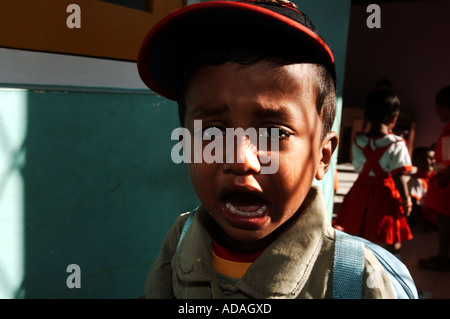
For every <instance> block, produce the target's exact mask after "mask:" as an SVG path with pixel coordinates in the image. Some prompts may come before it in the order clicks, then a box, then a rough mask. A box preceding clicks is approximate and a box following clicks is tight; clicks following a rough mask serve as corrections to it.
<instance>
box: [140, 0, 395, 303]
mask: <svg viewBox="0 0 450 319" xmlns="http://www.w3.org/2000/svg"><path fill="white" fill-rule="evenodd" d="M138 68H139V72H140V75H141V78H142V79H143V81H144V82H145V83H146V84H147V85H148V86H149V87H150V88H151V89H153V90H154V91H155V92H157V93H159V94H161V95H163V96H165V97H167V98H170V99H172V100H175V101H177V102H178V104H179V114H180V121H181V123H182V125H183V126H184V127H185V128H187V129H189V131H190V132H191V133H192V135H195V131H194V127H195V125H194V121H196V123H198V121H201V125H202V131H203V132H204V133H205V134H206V133H207V132H211V131H214V132H215V134H214V137H213V138H211V140H209V139H205V138H203V140H202V147H203V150H205V149H206V148H208V147H209V146H210V145H211V144H210V143H213V142H217V141H218V139H222V140H223V141H225V144H227V146H226V147H224V149H225V152H229V151H230V148H229V144H230V143H231V142H234V137H232V138H230V137H229V136H228V129H230V128H232V129H237V128H242V129H243V130H250V129H251V128H255V129H261V128H267V129H268V130H266V131H262V132H263V134H260V135H259V136H258V140H260V139H264V140H267V141H268V144H270V145H269V147H268V148H260V147H259V144H258V145H256V143H255V141H253V140H252V139H250V138H249V137H248V136H243V137H242V136H241V138H240V139H239V138H238V141H237V143H236V145H235V146H233V147H232V148H231V151H235V154H236V156H234V155H233V156H232V157H231V159H233V160H231V161H230V160H228V159H230V157H229V154H225V155H226V156H225V157H226V158H227V160H226V161H214V162H212V163H211V162H210V161H208V162H207V161H204V160H203V161H195V160H192V158H191V160H190V161H189V164H188V166H189V172H190V177H191V180H192V184H193V186H194V188H195V191H196V193H197V195H198V197H199V199H200V201H201V205H200V206H199V208H198V209H197V210H196V211H195V215H193V213H190V214H183V215H181V216H180V217H178V218H177V220H176V221H175V224H174V225H173V226H172V228H171V229H170V231H169V233H168V234H167V236H166V238H165V241H164V243H163V246H162V249H161V252H160V254H159V255H158V257H157V260H156V261H155V262H154V264H153V266H152V268H151V270H150V273H149V275H148V278H147V281H146V284H145V295H146V297H147V298H332V296H333V293H332V281H333V272H332V269H333V256H334V244H335V232H334V230H333V228H332V227H331V226H330V225H329V223H328V222H327V211H326V206H325V203H324V199H323V197H322V195H321V192H320V190H319V189H318V188H316V187H314V186H312V182H313V179H314V178H317V179H318V180H320V179H322V178H323V177H324V175H325V173H326V172H327V169H328V165H329V163H330V159H331V155H332V153H333V151H334V149H335V147H336V145H337V134H336V133H335V132H331V131H330V130H331V126H332V123H333V120H334V116H335V81H336V77H335V69H334V68H335V67H334V59H333V55H332V53H331V50H330V49H329V48H328V46H327V45H326V44H325V42H324V41H323V40H322V39H321V38H320V36H319V35H318V33H317V31H316V30H315V29H314V27H313V25H312V23H311V22H310V21H309V19H308V18H307V17H306V16H305V15H304V14H303V13H301V12H300V11H298V10H297V9H296V7H295V5H293V4H292V3H290V2H288V1H281V0H279V1H268V0H265V1H262V0H260V1H238V2H236V1H211V2H203V3H198V4H194V5H191V6H187V7H185V8H183V9H180V10H178V11H176V12H174V13H172V14H171V15H169V16H168V17H167V18H165V19H164V20H163V21H161V22H160V23H159V24H158V25H156V26H155V27H154V28H153V30H152V31H151V32H150V33H149V35H148V36H147V38H146V39H145V40H144V43H143V45H142V47H141V51H140V54H139V58H138ZM259 132H261V131H259ZM264 132H265V133H264ZM269 132H270V133H269ZM194 143H195V142H192V141H191V144H194ZM186 144H187V142H186ZM186 144H185V147H187V146H189V145H186ZM273 144H275V146H276V147H273ZM233 145H234V144H233ZM191 146H195V145H191ZM216 151H217V150H216ZM191 155H192V154H191ZM192 157H194V156H193V155H192ZM235 157H236V158H235ZM267 157H270V159H271V160H272V161H276V162H277V170H276V172H273V173H270V174H263V173H261V172H262V168H264V167H265V165H266V164H267V161H263V160H262V159H266V158H267ZM238 159H241V160H238ZM192 216H193V219H192V220H191V218H192ZM186 223H191V224H190V227H189V228H188V230H187V232H185V233H184V226H185V224H186ZM363 272H364V274H363V278H364V279H363V282H364V283H366V282H367V283H369V281H370V283H372V284H364V287H363V291H362V294H363V297H364V298H393V297H394V293H393V289H392V286H391V284H390V283H389V279H388V277H387V274H386V273H385V271H384V270H383V269H382V267H381V265H380V264H379V262H378V261H377V259H376V258H375V257H374V255H373V254H372V253H371V252H370V251H368V250H367V249H366V248H365V249H364V271H363ZM369 277H371V278H370V280H369ZM374 279H376V280H374ZM373 283H376V284H373Z"/></svg>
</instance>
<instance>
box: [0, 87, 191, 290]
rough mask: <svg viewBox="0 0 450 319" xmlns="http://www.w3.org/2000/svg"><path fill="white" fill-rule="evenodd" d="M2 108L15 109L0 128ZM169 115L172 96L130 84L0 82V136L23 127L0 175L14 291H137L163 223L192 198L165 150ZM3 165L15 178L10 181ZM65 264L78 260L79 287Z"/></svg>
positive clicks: (181, 170)
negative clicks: (11, 86) (14, 117)
mask: <svg viewBox="0 0 450 319" xmlns="http://www.w3.org/2000/svg"><path fill="white" fill-rule="evenodd" d="M18 96H20V98H18ZM13 103H16V105H13ZM19 104H21V105H19ZM11 108H21V110H22V112H21V113H22V114H21V115H22V123H18V122H16V123H15V124H13V126H12V127H9V128H8V129H7V130H6V129H3V130H2V129H1V128H2V127H3V126H2V125H4V124H5V122H7V121H8V117H9V116H8V112H9V110H10V109H11ZM176 114H177V111H176V106H175V105H174V103H172V102H168V101H167V100H165V99H162V98H160V97H158V96H155V95H151V94H141V93H139V92H133V93H111V92H104V93H96V92H83V91H76V90H71V91H64V90H55V89H51V90H8V89H0V116H1V117H0V119H1V122H0V141H3V142H4V143H3V144H4V145H6V144H11V143H10V142H5V140H7V139H8V137H9V136H10V135H11V134H10V133H12V134H17V132H18V131H19V127H15V126H17V125H21V126H24V127H25V130H22V131H23V132H25V134H23V135H22V136H23V140H22V141H19V140H17V142H16V147H14V148H15V149H11V150H10V152H9V153H10V154H9V156H6V154H5V153H3V157H2V159H3V162H12V163H13V164H11V165H10V166H9V168H8V167H6V168H5V171H6V173H3V174H2V175H0V176H3V180H2V181H1V182H2V185H4V186H5V187H3V189H0V191H1V190H3V191H2V192H1V193H0V201H1V202H2V204H3V205H2V206H1V211H0V214H1V215H2V218H4V219H7V221H8V223H9V224H13V226H14V227H16V228H21V229H18V230H16V231H15V233H14V234H13V233H11V231H9V230H7V229H5V230H4V231H5V232H6V233H8V232H9V235H5V233H4V232H3V230H2V232H3V234H1V235H0V238H1V236H3V237H5V236H8V238H11V240H14V241H15V242H17V241H20V242H21V243H22V247H17V246H15V247H14V249H15V251H8V250H9V248H8V246H6V247H4V249H5V250H6V253H7V254H8V252H9V253H10V256H11V255H14V256H15V257H13V258H14V259H15V260H16V259H18V258H20V253H19V252H18V251H17V249H22V254H23V260H22V261H18V262H17V263H18V264H20V263H21V264H22V268H23V270H22V274H23V276H24V277H23V281H22V282H20V283H18V282H16V284H20V285H19V286H18V287H16V288H15V291H14V297H23V298H135V297H138V296H139V295H142V293H143V283H144V279H145V275H146V274H147V272H148V269H149V267H150V265H151V263H152V261H153V259H154V258H155V256H156V254H157V253H158V251H159V248H160V244H161V242H162V239H163V238H164V236H165V234H166V232H167V230H168V227H169V226H170V225H171V224H172V222H173V220H174V219H175V217H176V216H177V215H178V214H179V213H181V212H183V211H186V210H190V209H192V208H195V206H196V205H198V203H197V199H196V196H195V194H194V192H193V191H192V190H191V189H192V188H191V185H190V181H189V180H188V177H187V171H186V167H185V166H183V165H175V164H173V162H172V161H171V158H170V151H171V148H172V146H173V145H174V144H175V141H173V143H171V140H170V134H171V132H172V130H173V129H174V128H175V127H177V126H178V122H177V115H176ZM15 132H16V133H15ZM1 133H3V134H1ZM4 149H5V148H4ZM8 157H9V158H8ZM14 162H16V163H14ZM8 172H14V173H15V174H17V175H18V176H19V177H21V179H22V183H21V184H17V183H15V184H13V181H12V176H13V175H12V174H7V173H8ZM5 188H7V189H8V194H5ZM11 197H13V198H14V200H11ZM20 201H22V203H20ZM17 202H19V204H21V205H22V206H21V207H17ZM20 210H22V211H20ZM17 214H21V215H22V217H21V218H20V219H19V220H16V216H17ZM20 221H22V223H23V224H22V225H14V223H18V222H20ZM4 225H5V224H3V225H0V227H2V228H3V226H4ZM2 232H0V233H2ZM20 233H21V234H20ZM11 249H12V248H11ZM5 250H3V251H2V255H3V254H4V253H5ZM1 258H2V260H4V261H5V263H2V265H1V266H2V267H3V268H5V270H7V271H6V273H9V274H11V275H10V276H8V277H9V278H2V277H0V286H1V287H2V288H3V289H2V290H3V294H5V290H6V288H8V282H9V281H11V279H10V278H11V277H14V274H13V272H14V270H11V269H9V270H8V269H7V268H9V266H11V267H12V266H13V263H12V262H13V261H12V260H11V258H10V260H8V258H9V257H3V256H2V257H1ZM6 261H7V262H6ZM70 264H77V265H79V266H80V268H81V278H82V284H81V289H76V288H74V289H71V290H70V289H67V286H66V279H67V277H68V276H69V275H70V273H67V272H66V268H67V266H68V265H70ZM8 265H9V266H8ZM14 265H15V268H16V269H17V264H14ZM9 289H10V292H9V293H11V289H12V287H10V288H9ZM0 291H1V290H0ZM5 297H8V296H5Z"/></svg>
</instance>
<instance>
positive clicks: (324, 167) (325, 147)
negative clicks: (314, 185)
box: [315, 132, 338, 180]
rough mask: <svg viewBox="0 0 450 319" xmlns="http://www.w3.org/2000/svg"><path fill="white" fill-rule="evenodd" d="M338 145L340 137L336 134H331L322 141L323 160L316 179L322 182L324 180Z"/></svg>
mask: <svg viewBox="0 0 450 319" xmlns="http://www.w3.org/2000/svg"><path fill="white" fill-rule="evenodd" d="M337 145H338V136H337V134H336V132H329V133H328V134H327V135H326V136H325V138H324V139H323V141H322V146H321V149H320V150H321V153H322V154H321V156H322V157H321V159H320V162H319V167H318V168H317V172H316V176H315V177H316V179H317V180H321V179H323V178H324V176H325V174H326V172H327V171H328V167H329V166H330V162H331V156H332V155H333V152H334V150H335V149H336V147H337Z"/></svg>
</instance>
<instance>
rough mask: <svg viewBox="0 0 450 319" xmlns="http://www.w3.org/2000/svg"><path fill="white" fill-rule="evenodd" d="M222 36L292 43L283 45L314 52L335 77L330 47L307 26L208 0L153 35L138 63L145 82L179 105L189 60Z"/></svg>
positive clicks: (269, 13) (260, 10) (162, 25)
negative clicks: (256, 37)
mask: <svg viewBox="0 0 450 319" xmlns="http://www.w3.org/2000/svg"><path fill="white" fill-rule="evenodd" d="M224 34H226V35H227V37H228V39H238V38H241V40H242V38H244V40H243V41H245V40H246V39H245V38H246V37H252V36H253V35H259V36H260V37H261V36H262V37H261V38H263V41H264V42H265V44H266V45H267V46H270V45H274V44H273V43H272V40H274V41H275V40H279V38H280V37H283V39H288V42H289V43H284V46H285V49H286V50H290V51H296V50H298V51H299V54H302V53H301V51H302V50H304V51H311V50H312V51H314V55H315V56H316V58H317V59H318V61H319V62H318V63H322V64H325V65H326V66H327V67H328V68H329V69H330V71H331V72H334V58H333V54H332V52H331V50H330V48H329V47H328V45H327V44H326V43H325V42H324V41H323V40H322V39H321V38H320V36H319V35H317V34H316V33H314V32H313V31H312V30H310V29H309V28H307V27H306V26H304V25H303V24H301V23H299V22H296V21H294V20H292V19H290V18H288V17H286V16H284V15H282V14H279V13H276V12H274V11H272V10H268V9H265V8H262V7H259V6H255V5H252V4H249V3H243V2H230V1H208V2H202V3H197V4H193V5H190V6H186V7H184V8H182V9H179V10H177V11H174V12H173V13H171V14H170V15H168V16H167V17H166V18H164V19H163V20H161V21H160V22H159V23H157V24H156V25H155V26H154V27H153V28H152V29H151V30H150V32H149V33H148V35H147V36H146V37H145V39H144V41H143V43H142V45H141V48H140V51H139V54H138V59H137V61H138V71H139V75H140V77H141V79H142V81H143V82H144V83H145V84H146V85H147V86H148V87H149V88H150V89H151V90H153V91H154V92H156V93H158V94H160V95H162V96H164V97H166V98H168V99H171V100H174V101H178V99H179V95H180V87H181V81H182V77H183V73H184V68H185V66H186V63H188V61H187V60H189V58H186V57H193V56H195V55H198V54H200V53H201V52H202V50H204V49H203V48H207V47H208V41H209V40H214V41H215V42H216V43H217V42H220V41H221V37H223V35H224ZM285 42H286V41H285ZM279 43H281V42H279V41H278V42H277V44H276V45H279ZM332 75H333V77H335V74H334V73H333V74H332Z"/></svg>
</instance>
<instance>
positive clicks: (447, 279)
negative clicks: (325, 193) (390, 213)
mask: <svg viewBox="0 0 450 319" xmlns="http://www.w3.org/2000/svg"><path fill="white" fill-rule="evenodd" d="M337 168H338V180H339V187H338V190H337V192H336V195H335V211H334V213H335V214H336V213H337V210H338V209H339V205H340V203H341V202H342V199H343V198H344V196H345V194H346V193H347V192H348V190H349V189H350V188H351V186H352V185H353V182H354V181H355V180H356V178H357V177H358V174H357V173H355V172H354V171H353V167H352V165H351V164H339V165H338V167H337ZM411 230H412V233H413V236H414V239H412V240H410V241H407V242H405V243H404V244H403V246H402V249H401V253H400V259H401V260H402V262H403V263H404V264H405V265H406V266H407V267H408V269H409V271H410V273H411V276H412V277H413V279H414V282H415V284H416V287H417V290H418V291H419V297H420V298H423V299H450V272H444V271H431V270H425V269H422V268H420V267H419V266H418V260H419V259H421V258H426V257H430V256H433V255H435V254H436V253H437V247H438V246H437V236H438V233H437V231H436V230H432V229H429V228H425V227H422V225H412V226H411Z"/></svg>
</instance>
